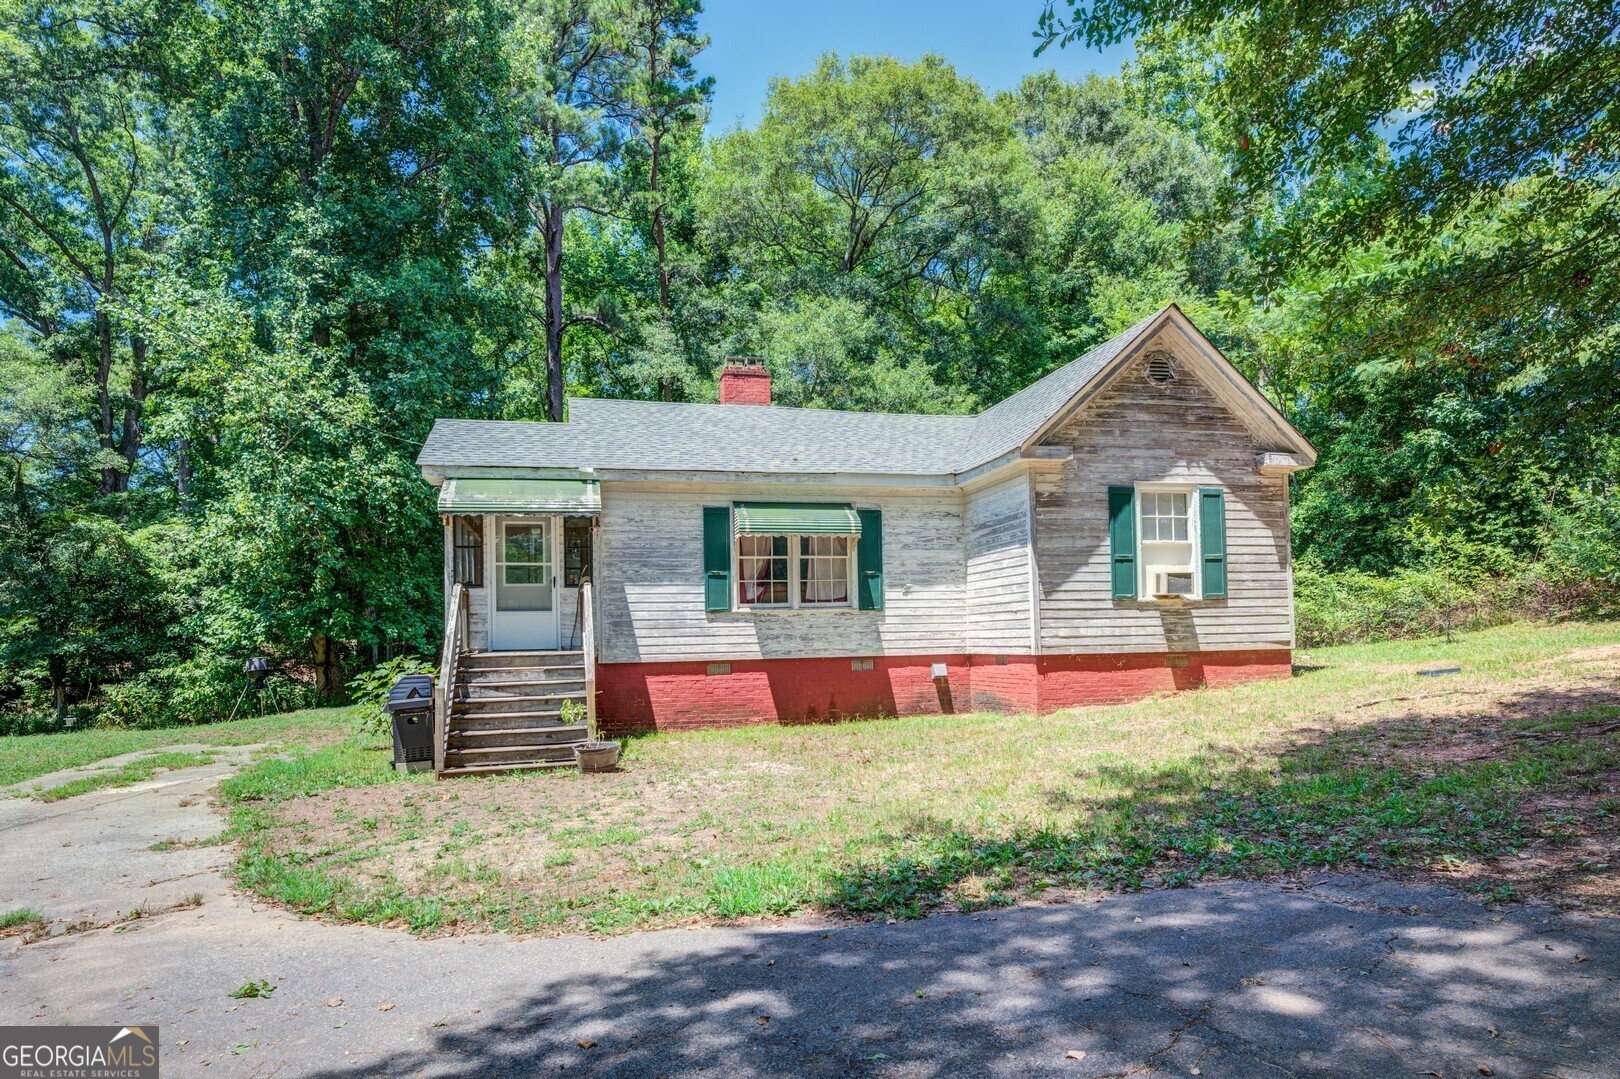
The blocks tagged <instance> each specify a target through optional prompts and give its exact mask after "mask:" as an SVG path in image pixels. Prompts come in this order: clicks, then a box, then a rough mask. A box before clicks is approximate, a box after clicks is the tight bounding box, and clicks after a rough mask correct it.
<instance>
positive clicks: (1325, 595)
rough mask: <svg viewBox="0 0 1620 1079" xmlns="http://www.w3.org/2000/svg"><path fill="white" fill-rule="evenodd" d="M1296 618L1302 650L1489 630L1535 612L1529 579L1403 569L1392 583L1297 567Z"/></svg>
mask: <svg viewBox="0 0 1620 1079" xmlns="http://www.w3.org/2000/svg"><path fill="white" fill-rule="evenodd" d="M1294 613H1295V620H1296V632H1297V634H1298V637H1299V643H1300V646H1301V647H1302V648H1312V647H1318V646H1321V645H1330V644H1354V643H1358V642H1364V641H1388V640H1398V639H1401V638H1406V637H1437V636H1441V635H1444V634H1447V633H1449V632H1452V631H1455V630H1464V629H1484V628H1486V627H1487V626H1496V625H1501V624H1502V623H1504V622H1511V621H1513V620H1514V619H1515V618H1521V617H1525V616H1528V615H1531V614H1533V613H1534V611H1533V609H1532V601H1531V589H1530V587H1529V583H1528V581H1527V580H1526V579H1524V578H1514V577H1506V578H1487V579H1481V580H1469V579H1465V578H1463V577H1460V576H1459V575H1457V574H1456V573H1454V572H1450V571H1447V570H1444V569H1433V568H1422V569H1401V570H1397V571H1396V572H1395V573H1393V574H1390V575H1389V576H1387V577H1384V576H1377V575H1375V574H1371V573H1364V572H1362V571H1360V570H1354V569H1349V570H1339V571H1338V572H1330V571H1328V570H1325V569H1323V568H1322V567H1321V566H1320V565H1319V564H1317V563H1315V562H1312V561H1309V560H1303V561H1301V562H1299V563H1298V564H1297V565H1296V566H1295V568H1294Z"/></svg>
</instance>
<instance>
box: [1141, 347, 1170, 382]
mask: <svg viewBox="0 0 1620 1079" xmlns="http://www.w3.org/2000/svg"><path fill="white" fill-rule="evenodd" d="M1147 380H1148V381H1149V382H1151V383H1153V384H1154V385H1156V386H1163V385H1164V384H1165V383H1166V382H1174V381H1175V380H1176V362H1175V361H1174V360H1172V359H1171V358H1170V354H1169V353H1168V352H1154V353H1150V354H1149V355H1148V358H1147Z"/></svg>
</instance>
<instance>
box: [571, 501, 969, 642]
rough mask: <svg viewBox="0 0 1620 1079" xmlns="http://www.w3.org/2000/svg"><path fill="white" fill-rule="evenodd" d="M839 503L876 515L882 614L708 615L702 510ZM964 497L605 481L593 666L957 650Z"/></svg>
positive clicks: (960, 627) (842, 610) (762, 612)
mask: <svg viewBox="0 0 1620 1079" xmlns="http://www.w3.org/2000/svg"><path fill="white" fill-rule="evenodd" d="M734 501H762V502H763V501H792V502H839V503H849V504H852V505H854V506H855V507H856V508H857V509H877V510H880V511H882V514H883V576H884V607H883V609H882V610H878V611H862V610H852V609H849V608H838V609H830V610H813V609H801V610H796V611H790V610H752V611H710V610H707V609H706V602H705V597H704V587H705V582H706V579H707V578H706V574H705V571H704V559H703V508H704V507H705V506H729V505H730V504H731V503H732V502H734ZM962 516H963V496H962V494H961V492H960V491H957V490H954V489H951V488H945V487H940V488H932V489H930V488H918V489H910V488H907V489H885V488H877V489H874V488H858V487H844V486H832V485H825V486H824V485H821V484H770V483H738V484H729V483H702V484H698V483H633V482H620V483H604V484H603V485H602V518H601V520H602V531H601V540H600V549H599V551H600V556H601V562H600V563H599V565H598V568H597V579H598V581H599V582H600V584H599V586H598V587H599V588H600V589H601V598H600V601H599V602H600V612H601V621H600V623H599V630H598V632H599V635H600V637H601V653H600V658H601V661H602V662H603V663H647V662H659V661H677V660H726V659H795V658H818V657H829V656H831V657H841V656H851V657H861V656H882V655H934V654H955V653H960V652H962V651H964V650H965V648H964V640H963V617H962V582H963V578H964V575H965V569H964V563H963V556H962V550H963V545H962Z"/></svg>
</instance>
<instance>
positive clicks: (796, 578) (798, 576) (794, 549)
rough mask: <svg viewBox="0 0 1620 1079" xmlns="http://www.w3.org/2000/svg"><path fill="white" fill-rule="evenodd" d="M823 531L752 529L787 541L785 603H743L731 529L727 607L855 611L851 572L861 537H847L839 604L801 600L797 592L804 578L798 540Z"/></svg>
mask: <svg viewBox="0 0 1620 1079" xmlns="http://www.w3.org/2000/svg"><path fill="white" fill-rule="evenodd" d="M824 534H825V533H808V532H752V533H749V535H755V536H786V537H787V541H788V565H789V569H788V601H787V602H786V603H744V602H743V601H742V557H741V555H740V554H739V549H738V546H737V540H738V539H740V538H741V537H740V536H739V535H737V533H735V532H733V533H732V536H731V578H732V584H731V609H732V610H733V611H853V610H855V598H856V597H855V575H856V566H857V565H859V562H860V556H859V554H858V552H859V549H860V542H861V538H860V537H859V536H850V537H849V557H848V558H847V560H846V563H847V564H846V565H845V567H844V572H845V588H844V595H846V596H848V597H849V598H848V599H846V600H844V602H842V603H801V602H800V601H799V592H800V589H801V587H802V584H803V578H804V555H803V554H802V553H801V551H800V544H799V540H800V538H801V537H804V536H807V535H808V536H814V535H824Z"/></svg>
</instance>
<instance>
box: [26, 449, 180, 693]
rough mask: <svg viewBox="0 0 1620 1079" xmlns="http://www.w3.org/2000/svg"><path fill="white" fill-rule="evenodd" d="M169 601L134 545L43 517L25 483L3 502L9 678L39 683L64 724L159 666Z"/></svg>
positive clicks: (90, 522) (92, 527) (104, 525)
mask: <svg viewBox="0 0 1620 1079" xmlns="http://www.w3.org/2000/svg"><path fill="white" fill-rule="evenodd" d="M171 613H172V612H171V610H170V607H169V605H168V603H167V597H166V596H165V595H164V593H163V591H162V589H161V588H160V587H159V584H158V582H157V580H156V578H155V577H154V575H153V573H152V572H151V569H150V567H149V566H148V564H147V562H146V560H145V558H144V557H143V555H142V553H141V552H140V550H139V549H138V548H137V547H136V545H135V544H134V543H132V542H131V539H130V537H129V536H128V535H127V534H126V533H125V532H124V531H123V530H122V529H120V528H119V527H118V525H117V524H115V523H114V522H112V521H109V520H107V519H106V518H103V517H97V516H93V515H85V516H79V515H75V514H73V513H71V512H69V513H48V514H41V513H39V512H37V511H36V510H35V509H34V508H33V507H31V506H30V505H29V503H28V496H27V492H26V490H25V488H24V485H23V483H22V481H21V477H20V474H19V475H18V476H16V477H15V478H14V480H13V484H12V489H11V490H10V491H9V492H8V493H7V498H6V499H5V501H4V502H0V669H3V670H9V671H12V672H20V673H23V674H25V675H28V674H32V675H36V676H37V677H38V678H39V679H40V681H42V682H43V683H44V684H45V685H47V686H48V687H49V688H50V692H51V701H52V707H53V709H54V712H55V715H56V718H57V719H58V720H62V719H65V718H66V716H67V709H68V705H69V703H71V701H72V700H74V699H78V700H83V699H84V698H86V697H87V696H88V695H89V693H90V690H91V688H92V687H93V686H95V685H97V684H100V683H105V682H109V681H114V680H117V679H119V678H122V677H125V676H127V675H129V674H131V673H133V672H135V671H137V670H139V669H141V668H142V667H143V666H144V665H146V664H148V663H150V662H152V661H153V660H154V659H158V658H160V656H155V655H154V643H155V642H161V641H163V640H164V636H165V626H166V625H167V624H168V623H169V621H170V618H171Z"/></svg>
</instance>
